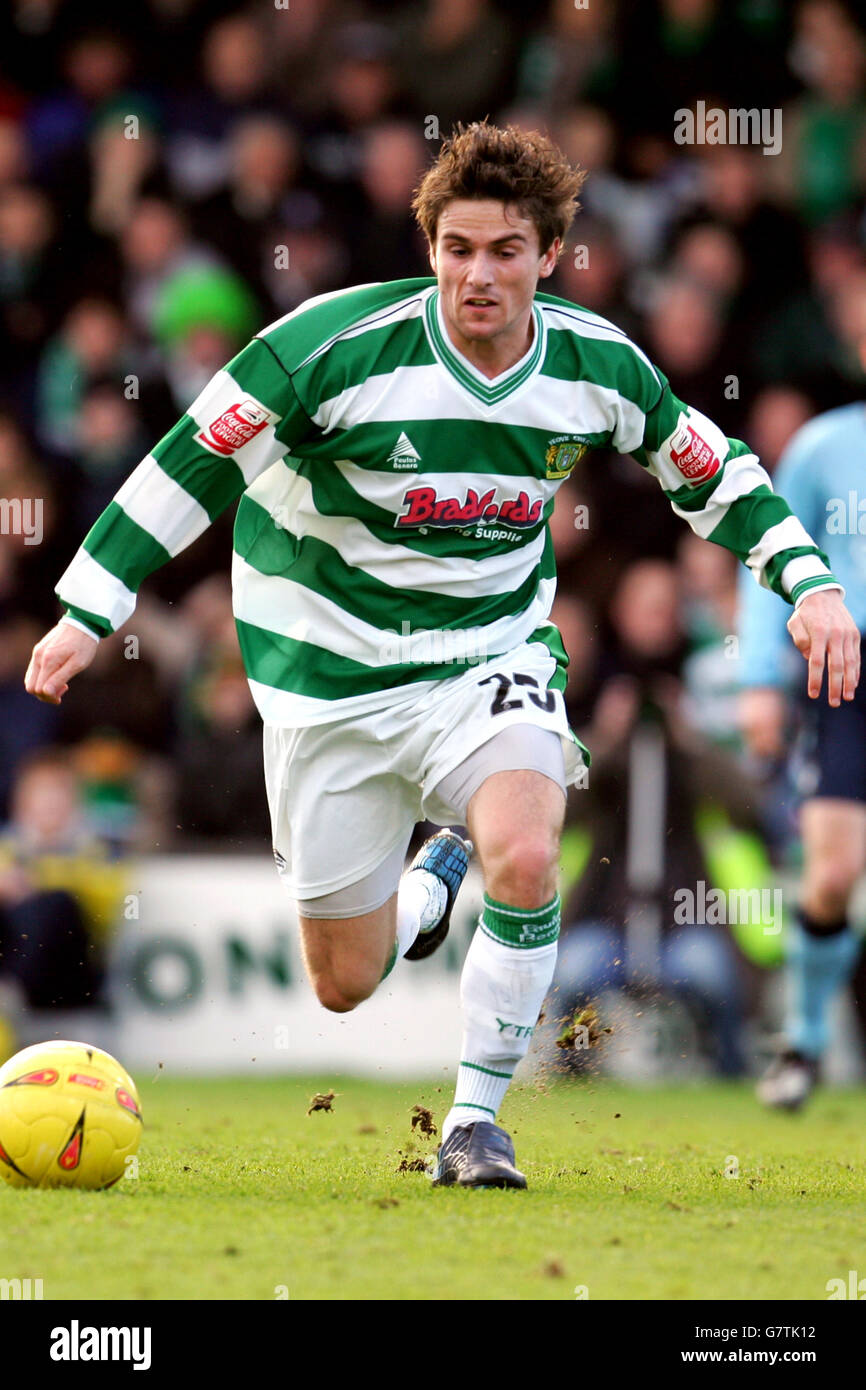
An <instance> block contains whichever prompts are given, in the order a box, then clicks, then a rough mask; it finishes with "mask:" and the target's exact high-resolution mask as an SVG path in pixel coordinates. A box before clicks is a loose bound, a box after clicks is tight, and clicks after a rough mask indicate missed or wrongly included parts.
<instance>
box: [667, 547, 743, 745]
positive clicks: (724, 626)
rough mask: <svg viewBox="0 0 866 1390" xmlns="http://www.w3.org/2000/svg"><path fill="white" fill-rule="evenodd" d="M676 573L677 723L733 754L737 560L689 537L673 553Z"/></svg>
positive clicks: (736, 716) (736, 729)
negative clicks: (680, 633) (679, 640)
mask: <svg viewBox="0 0 866 1390" xmlns="http://www.w3.org/2000/svg"><path fill="white" fill-rule="evenodd" d="M677 568H678V578H679V589H680V594H681V596H682V598H681V617H682V622H683V627H684V630H685V634H686V640H687V642H688V649H687V651H686V654H685V656H684V658H683V664H682V681H683V706H682V713H683V717H684V718H685V719H686V720H687V722H688V723H689V724H691V725H692V727H693V728H696V729H700V730H701V733H702V734H703V735H704V736H705V737H706V738H707V739H709V740H711V741H712V742H713V743H715V744H718V746H719V747H721V748H726V749H728V750H729V752H731V753H732V754H739V753H740V751H741V749H742V743H741V740H740V726H739V691H740V685H739V674H740V671H739V666H740V662H739V656H740V652H739V642H738V638H737V635H736V633H737V559H736V556H734V555H732V554H731V553H730V551H728V550H723V549H722V547H721V546H720V545H713V544H712V542H711V541H705V540H702V539H701V537H700V536H696V535H695V534H694V532H692V531H690V532H689V533H688V535H685V536H683V537H682V539H681V541H680V543H679V546H678V547H677Z"/></svg>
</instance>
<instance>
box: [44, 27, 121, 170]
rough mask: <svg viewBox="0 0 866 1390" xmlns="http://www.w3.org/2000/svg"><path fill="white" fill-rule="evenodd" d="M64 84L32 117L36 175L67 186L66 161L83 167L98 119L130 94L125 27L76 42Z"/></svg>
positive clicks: (65, 57) (64, 58)
mask: <svg viewBox="0 0 866 1390" xmlns="http://www.w3.org/2000/svg"><path fill="white" fill-rule="evenodd" d="M60 66H61V70H62V83H61V85H60V86H58V87H56V88H55V89H54V90H53V91H51V92H49V93H48V94H46V95H44V96H40V97H39V98H38V99H37V100H36V101H35V102H34V103H33V104H32V106H31V108H30V110H29V111H28V113H27V134H28V140H29V144H30V148H31V149H32V151H33V158H34V162H35V167H36V171H37V173H38V174H39V175H40V176H44V177H46V178H48V179H49V180H52V181H54V180H60V181H61V182H63V183H66V181H67V178H66V174H67V170H66V167H65V165H66V161H67V160H72V161H73V164H74V163H77V159H78V155H79V152H80V150H81V148H82V147H83V146H84V143H85V141H86V140H87V137H88V132H89V131H90V129H91V126H92V123H93V121H94V119H95V118H96V117H97V116H98V114H99V112H100V111H101V110H103V109H104V108H105V107H106V105H107V104H109V103H110V102H112V101H114V100H116V99H117V98H118V97H119V96H120V95H121V94H122V93H123V92H124V90H125V88H126V83H127V81H128V80H129V76H130V73H131V70H132V53H131V49H130V43H129V39H128V37H127V36H126V35H125V34H124V33H123V30H122V27H119V28H117V29H115V30H113V31H112V30H110V29H108V28H107V27H106V28H95V29H93V30H91V31H90V32H87V31H85V32H83V33H80V34H78V35H76V36H75V37H74V38H72V39H71V40H70V41H69V43H68V44H67V46H66V48H65V50H64V52H63V54H62V55H61V63H60Z"/></svg>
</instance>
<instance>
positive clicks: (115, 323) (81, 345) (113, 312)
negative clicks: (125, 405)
mask: <svg viewBox="0 0 866 1390" xmlns="http://www.w3.org/2000/svg"><path fill="white" fill-rule="evenodd" d="M134 360H135V358H134V354H133V349H132V342H131V334H130V330H129V325H128V324H127V323H126V321H125V319H124V316H123V313H122V311H121V309H120V308H118V306H117V305H116V304H115V303H113V302H112V300H110V299H104V298H96V297H95V296H88V297H87V298H86V299H79V300H78V301H77V303H75V304H74V305H73V306H72V308H71V309H70V310H69V312H68V313H67V314H66V316H65V318H64V320H63V322H62V324H61V326H60V330H59V332H58V333H57V334H56V336H55V337H53V338H51V339H49V341H48V342H47V343H46V345H45V349H44V351H43V353H42V356H41V359H40V362H39V368H38V375H37V380H36V428H37V434H38V437H39V439H40V441H41V442H42V443H43V444H44V445H45V446H46V447H47V448H49V449H51V450H53V452H54V453H56V454H63V455H65V456H68V457H71V456H74V455H75V454H76V453H77V451H78V449H79V448H80V443H81V441H80V433H79V428H78V415H79V411H80V409H81V404H82V400H83V399H84V396H85V394H86V392H87V390H88V387H89V386H90V384H91V383H92V382H94V381H97V380H99V379H101V378H104V377H107V376H109V374H111V373H113V372H116V373H117V380H118V384H119V385H120V384H122V380H123V373H124V372H125V371H130V370H131V369H132V367H133V364H134Z"/></svg>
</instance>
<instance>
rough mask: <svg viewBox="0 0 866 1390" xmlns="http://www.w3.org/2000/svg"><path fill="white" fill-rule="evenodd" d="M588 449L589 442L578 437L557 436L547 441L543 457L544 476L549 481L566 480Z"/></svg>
mask: <svg viewBox="0 0 866 1390" xmlns="http://www.w3.org/2000/svg"><path fill="white" fill-rule="evenodd" d="M589 447H590V441H589V440H588V439H581V437H580V436H579V435H568V434H559V435H557V436H556V438H555V439H550V440H548V443H547V451H546V453H545V455H544V465H545V468H546V470H547V472H546V476H547V477H548V478H551V479H553V478H567V477H568V475H569V474H570V473H571V471H572V469H573V468H574V467H575V465H576V464H578V463H580V460H581V459H582V458H583V456H584V454H585V453H586V451H587V449H588V448H589Z"/></svg>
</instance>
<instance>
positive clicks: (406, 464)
mask: <svg viewBox="0 0 866 1390" xmlns="http://www.w3.org/2000/svg"><path fill="white" fill-rule="evenodd" d="M420 462H421V455H420V454H419V453H418V450H417V449H416V448H415V446H414V445H413V443H412V441H411V439H410V438H409V436H408V434H406V433H401V435H400V438H399V439H398V440H397V443H396V444H395V445H394V447H393V449H392V450H391V452H390V454H389V455H388V463H391V464H393V465H394V467H395V468H399V469H410V468H417V467H418V464H419V463H420Z"/></svg>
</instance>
